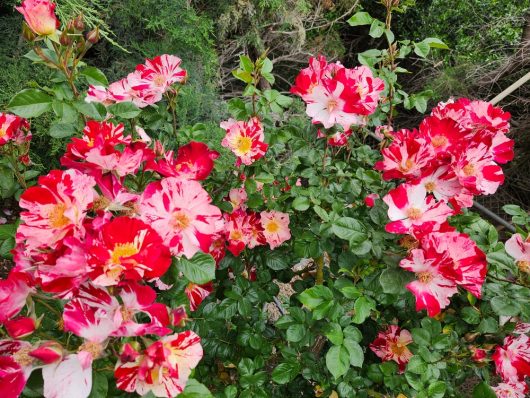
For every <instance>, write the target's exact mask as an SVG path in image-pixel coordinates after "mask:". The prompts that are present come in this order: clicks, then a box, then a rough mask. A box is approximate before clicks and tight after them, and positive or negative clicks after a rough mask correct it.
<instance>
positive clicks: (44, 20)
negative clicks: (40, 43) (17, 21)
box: [15, 0, 59, 36]
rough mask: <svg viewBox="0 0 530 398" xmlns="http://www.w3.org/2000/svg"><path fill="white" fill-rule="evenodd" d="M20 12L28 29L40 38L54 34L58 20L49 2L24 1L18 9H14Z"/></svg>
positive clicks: (53, 5) (42, 0)
mask: <svg viewBox="0 0 530 398" xmlns="http://www.w3.org/2000/svg"><path fill="white" fill-rule="evenodd" d="M15 8H16V10H17V11H18V12H20V13H21V14H22V15H23V16H24V19H25V20H26V23H27V24H28V26H29V28H30V29H31V30H32V31H33V32H35V33H36V34H38V35H40V36H48V35H52V34H54V33H55V31H56V30H57V28H58V27H59V20H58V19H57V17H56V16H55V13H54V10H55V4H54V3H52V2H51V1H49V0H41V1H35V0H24V1H23V2H22V4H21V6H20V7H15Z"/></svg>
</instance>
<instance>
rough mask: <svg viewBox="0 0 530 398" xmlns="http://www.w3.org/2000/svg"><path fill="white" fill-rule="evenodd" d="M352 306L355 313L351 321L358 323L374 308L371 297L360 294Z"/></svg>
mask: <svg viewBox="0 0 530 398" xmlns="http://www.w3.org/2000/svg"><path fill="white" fill-rule="evenodd" d="M353 308H354V310H355V315H354V317H353V319H352V321H353V323H357V324H360V323H363V322H364V321H365V320H366V318H368V317H369V316H370V312H371V311H372V310H375V303H374V301H373V300H372V299H370V298H368V297H366V296H362V297H359V298H358V299H357V300H356V301H355V304H354V306H353Z"/></svg>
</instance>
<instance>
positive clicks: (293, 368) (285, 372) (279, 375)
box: [272, 362, 300, 384]
mask: <svg viewBox="0 0 530 398" xmlns="http://www.w3.org/2000/svg"><path fill="white" fill-rule="evenodd" d="M299 372H300V364H299V363H298V362H284V363H281V364H279V365H278V366H276V368H274V370H273V371H272V380H273V381H274V382H276V383H278V384H287V383H289V382H290V381H292V380H293V379H294V378H295V377H296V376H297V375H298V373H299Z"/></svg>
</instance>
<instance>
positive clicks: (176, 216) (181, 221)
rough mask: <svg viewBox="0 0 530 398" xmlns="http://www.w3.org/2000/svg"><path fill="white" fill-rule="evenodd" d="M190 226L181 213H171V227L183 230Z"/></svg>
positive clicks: (186, 218)
mask: <svg viewBox="0 0 530 398" xmlns="http://www.w3.org/2000/svg"><path fill="white" fill-rule="evenodd" d="M190 224H191V220H190V218H189V217H188V216H187V215H186V214H185V213H184V212H183V211H176V212H175V213H173V220H172V225H173V228H175V229H179V230H184V229H186V228H188V227H189V226H190Z"/></svg>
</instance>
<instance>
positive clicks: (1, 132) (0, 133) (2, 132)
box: [0, 129, 7, 138]
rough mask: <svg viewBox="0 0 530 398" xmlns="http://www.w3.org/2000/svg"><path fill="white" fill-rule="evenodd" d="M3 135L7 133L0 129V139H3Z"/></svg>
mask: <svg viewBox="0 0 530 398" xmlns="http://www.w3.org/2000/svg"><path fill="white" fill-rule="evenodd" d="M5 135H7V131H5V130H4V129H0V138H2V137H4V136H5Z"/></svg>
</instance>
